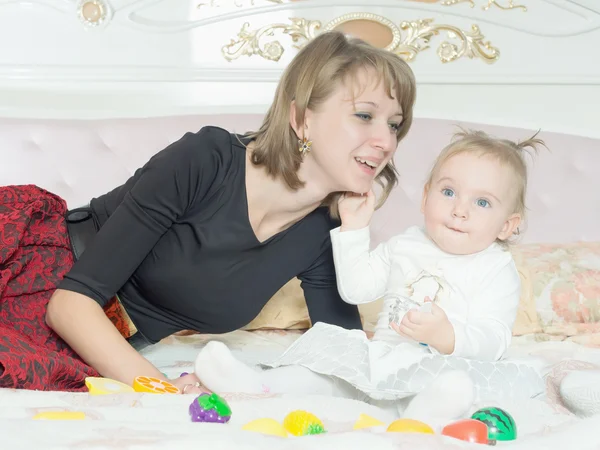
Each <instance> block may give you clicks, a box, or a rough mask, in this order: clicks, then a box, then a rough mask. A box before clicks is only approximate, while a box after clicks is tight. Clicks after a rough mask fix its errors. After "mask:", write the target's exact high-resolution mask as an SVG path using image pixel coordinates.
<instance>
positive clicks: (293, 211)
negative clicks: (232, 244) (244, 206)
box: [246, 149, 330, 236]
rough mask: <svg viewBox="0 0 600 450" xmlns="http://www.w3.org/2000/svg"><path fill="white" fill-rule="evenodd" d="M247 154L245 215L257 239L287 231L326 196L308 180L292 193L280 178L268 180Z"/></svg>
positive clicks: (268, 176) (325, 193) (316, 184)
mask: <svg viewBox="0 0 600 450" xmlns="http://www.w3.org/2000/svg"><path fill="white" fill-rule="evenodd" d="M250 155H251V150H250V149H249V151H248V152H247V155H246V156H247V159H246V193H247V197H248V215H249V217H250V222H251V224H252V227H253V228H254V231H255V233H256V234H257V236H258V235H261V234H266V235H269V234H275V233H276V232H278V231H281V230H284V229H286V228H288V227H289V226H291V225H293V224H294V223H296V222H298V221H299V220H300V219H302V218H303V217H305V216H306V215H308V214H310V213H311V212H312V211H314V210H315V209H316V208H318V207H319V206H320V205H321V204H322V202H323V200H324V199H325V198H326V197H327V196H328V195H329V193H330V192H329V191H328V190H327V189H324V188H323V187H322V186H320V185H319V183H316V182H314V181H312V179H311V182H310V183H306V184H305V186H303V187H301V188H299V189H297V190H293V189H291V188H290V187H289V186H288V185H287V184H286V183H285V181H284V180H282V179H281V178H280V177H277V178H274V177H271V176H270V175H269V174H268V173H267V171H266V170H265V168H264V167H259V166H255V165H254V164H252V161H251V159H250ZM302 169H304V170H301V171H300V172H299V176H300V179H307V178H306V168H304V167H303V168H302ZM263 230H264V232H263Z"/></svg>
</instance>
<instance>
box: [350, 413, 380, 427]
mask: <svg viewBox="0 0 600 450" xmlns="http://www.w3.org/2000/svg"><path fill="white" fill-rule="evenodd" d="M382 425H385V423H383V422H381V421H380V420H377V419H375V418H374V417H371V416H367V415H366V414H361V415H360V416H359V418H358V420H357V421H356V423H355V424H354V429H355V430H361V429H363V428H372V427H380V426H382Z"/></svg>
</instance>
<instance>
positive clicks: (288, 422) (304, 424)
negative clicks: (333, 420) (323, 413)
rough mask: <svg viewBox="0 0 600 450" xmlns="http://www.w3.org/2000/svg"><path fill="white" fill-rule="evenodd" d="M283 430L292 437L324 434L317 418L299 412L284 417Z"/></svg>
mask: <svg viewBox="0 0 600 450" xmlns="http://www.w3.org/2000/svg"><path fill="white" fill-rule="evenodd" d="M283 428H285V429H286V430H287V432H288V433H290V434H293V435H294V436H306V435H309V434H321V433H325V427H324V426H323V422H321V421H320V420H319V418H318V417H317V416H315V415H314V414H311V413H309V412H307V411H301V410H296V411H292V412H291V413H289V414H288V415H287V416H285V419H283Z"/></svg>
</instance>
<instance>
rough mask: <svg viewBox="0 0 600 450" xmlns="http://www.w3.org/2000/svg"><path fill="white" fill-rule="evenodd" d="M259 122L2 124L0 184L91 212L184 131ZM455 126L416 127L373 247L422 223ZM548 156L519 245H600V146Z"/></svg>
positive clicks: (551, 141) (575, 143)
mask: <svg viewBox="0 0 600 450" xmlns="http://www.w3.org/2000/svg"><path fill="white" fill-rule="evenodd" d="M260 121H261V115H211V116H209V115H205V116H182V117H163V118H146V119H114V120H86V121H84V120H81V121H77V120H33V119H0V161H2V163H1V164H0V184H1V185H7V184H28V183H34V184H37V185H39V186H41V187H43V188H45V189H48V190H50V191H52V192H54V193H56V194H58V195H60V196H62V197H63V198H65V199H66V200H67V203H68V205H69V207H71V208H73V207H77V206H80V205H82V204H85V203H86V202H88V201H89V199H90V198H91V197H92V196H96V195H100V194H102V193H104V192H105V191H107V190H110V189H112V188H113V187H115V186H116V185H118V184H120V183H122V182H124V181H125V180H126V179H127V177H129V176H130V175H131V174H132V173H133V171H134V170H135V169H137V168H138V167H139V166H141V165H142V164H144V162H145V161H146V160H147V159H148V158H149V157H150V156H151V155H152V154H154V153H156V152H157V151H159V150H161V149H162V148H164V147H165V146H166V145H168V144H169V143H170V142H173V141H175V140H177V139H178V138H179V137H181V136H182V134H183V133H185V132H186V131H189V130H192V131H196V130H198V129H200V128H201V127H202V126H204V125H217V126H222V127H224V128H227V129H229V130H231V131H234V132H240V133H241V132H244V131H248V130H250V129H255V128H256V127H257V126H258V125H259V124H260ZM456 125H457V123H454V122H450V121H443V120H433V119H416V120H415V122H414V125H413V128H412V129H411V131H410V133H409V134H408V136H407V138H406V139H405V140H404V141H403V142H402V143H401V145H400V148H399V150H398V153H397V156H396V163H397V167H398V170H399V172H400V175H401V177H400V185H399V187H398V188H397V189H395V191H394V192H393V194H392V195H391V196H390V198H389V199H388V201H387V203H386V204H385V205H384V206H383V207H382V209H381V210H379V211H378V212H377V213H376V215H375V219H374V223H373V230H374V231H373V234H374V236H373V243H374V244H376V243H377V242H379V241H381V240H382V239H386V238H388V237H389V236H391V235H392V234H394V233H396V232H398V231H399V230H402V229H404V228H405V227H407V226H410V225H413V224H415V223H420V221H421V215H420V212H419V205H420V200H421V192H422V185H423V182H424V180H425V178H426V176H427V173H428V170H429V167H430V166H431V163H432V161H433V159H434V157H435V156H436V155H437V153H438V152H439V150H440V149H441V148H442V147H443V146H444V145H446V144H447V143H448V142H449V140H450V138H451V136H452V133H453V132H454V130H455V126H456ZM461 125H462V126H465V127H477V128H480V129H483V130H485V131H488V132H490V133H493V134H495V135H498V136H505V137H508V138H511V139H524V138H527V137H529V136H530V135H531V134H532V133H533V131H530V130H520V129H514V128H502V127H493V126H485V125H474V124H465V123H463V124H461ZM540 137H542V138H543V139H544V140H545V141H546V143H547V145H548V147H549V149H550V151H546V150H543V151H542V152H541V154H540V155H539V156H538V157H537V158H535V160H534V163H533V164H532V165H531V176H530V186H529V194H528V208H529V213H528V214H529V219H528V227H527V230H526V233H525V234H524V235H523V237H522V242H572V241H578V240H587V241H600V226H599V225H600V201H598V194H597V193H598V192H600V176H599V173H598V172H600V140H595V139H590V138H582V137H576V136H569V135H563V134H554V133H549V132H545V131H542V133H541V134H540Z"/></svg>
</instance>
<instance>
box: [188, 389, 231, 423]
mask: <svg viewBox="0 0 600 450" xmlns="http://www.w3.org/2000/svg"><path fill="white" fill-rule="evenodd" d="M189 412H190V416H191V417H192V422H210V423H227V422H229V419H231V408H230V407H229V405H228V404H227V402H226V401H225V399H223V398H222V397H220V396H218V395H217V394H214V393H213V394H207V393H202V394H200V395H199V396H198V397H196V398H195V399H194V401H193V402H192V403H191V404H190V409H189Z"/></svg>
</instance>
